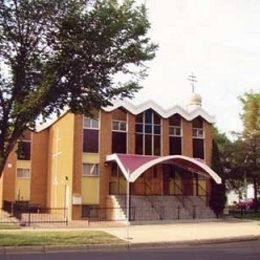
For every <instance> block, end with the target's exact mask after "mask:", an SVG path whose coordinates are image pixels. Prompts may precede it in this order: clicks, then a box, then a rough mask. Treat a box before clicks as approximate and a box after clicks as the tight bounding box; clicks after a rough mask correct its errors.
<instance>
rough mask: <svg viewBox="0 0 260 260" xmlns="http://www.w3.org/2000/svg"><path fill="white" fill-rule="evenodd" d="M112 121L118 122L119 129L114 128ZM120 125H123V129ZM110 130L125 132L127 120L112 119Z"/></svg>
mask: <svg viewBox="0 0 260 260" xmlns="http://www.w3.org/2000/svg"><path fill="white" fill-rule="evenodd" d="M114 123H118V126H119V129H114ZM122 125H125V130H124V129H123V130H122V129H121V126H122ZM111 128H112V132H123V133H126V132H127V130H128V129H127V128H128V127H127V121H123V120H112V126H111Z"/></svg>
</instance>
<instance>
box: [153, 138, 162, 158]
mask: <svg viewBox="0 0 260 260" xmlns="http://www.w3.org/2000/svg"><path fill="white" fill-rule="evenodd" d="M153 154H154V155H161V137H160V136H154V153H153Z"/></svg>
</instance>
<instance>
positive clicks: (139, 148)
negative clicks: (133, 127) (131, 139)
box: [135, 134, 143, 154]
mask: <svg viewBox="0 0 260 260" xmlns="http://www.w3.org/2000/svg"><path fill="white" fill-rule="evenodd" d="M135 153H136V154H143V135H142V134H136V135H135Z"/></svg>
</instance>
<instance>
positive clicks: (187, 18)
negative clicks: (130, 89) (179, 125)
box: [134, 0, 260, 133]
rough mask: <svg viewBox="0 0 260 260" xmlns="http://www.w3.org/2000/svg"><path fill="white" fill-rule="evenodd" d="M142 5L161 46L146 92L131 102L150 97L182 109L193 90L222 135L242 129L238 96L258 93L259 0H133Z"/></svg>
mask: <svg viewBox="0 0 260 260" xmlns="http://www.w3.org/2000/svg"><path fill="white" fill-rule="evenodd" d="M137 2H139V3H143V2H146V6H147V8H148V14H149V20H150V21H151V25H152V29H151V31H150V36H151V38H152V39H153V41H154V42H156V43H158V44H159V49H158V52H157V56H156V58H155V59H154V60H153V61H151V62H149V63H148V64H147V65H148V66H149V70H148V73H149V75H148V77H147V78H146V79H145V80H144V81H143V82H142V85H143V86H144V88H143V89H142V90H141V91H140V92H139V93H138V94H137V95H136V98H135V100H134V103H141V102H142V101H143V100H146V99H153V100H155V101H156V102H157V103H159V104H160V105H161V106H162V107H165V108H169V107H171V106H173V105H175V104H180V105H185V104H186V102H187V100H188V98H189V96H190V94H191V86H190V83H189V82H188V80H187V76H188V75H189V74H190V73H191V72H194V74H195V75H196V76H197V78H198V83H197V84H196V92H197V93H199V94H200V95H201V96H202V100H203V107H204V108H205V109H206V110H207V111H208V112H209V113H210V114H213V115H215V116H216V125H217V127H219V128H220V129H221V130H222V131H225V132H227V133H229V132H230V131H233V130H234V131H241V130H242V124H241V121H240V118H239V113H241V105H240V102H239V100H238V96H239V95H242V94H243V93H244V92H246V91H250V90H253V91H260V26H259V25H260V15H259V14H260V1H259V0H146V1H145V0H137Z"/></svg>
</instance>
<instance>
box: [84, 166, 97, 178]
mask: <svg viewBox="0 0 260 260" xmlns="http://www.w3.org/2000/svg"><path fill="white" fill-rule="evenodd" d="M84 165H88V166H89V167H90V172H89V173H85V171H84V169H85V167H84ZM93 172H97V173H96V174H93ZM99 176H100V172H99V164H98V163H83V164H82V177H99Z"/></svg>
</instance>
